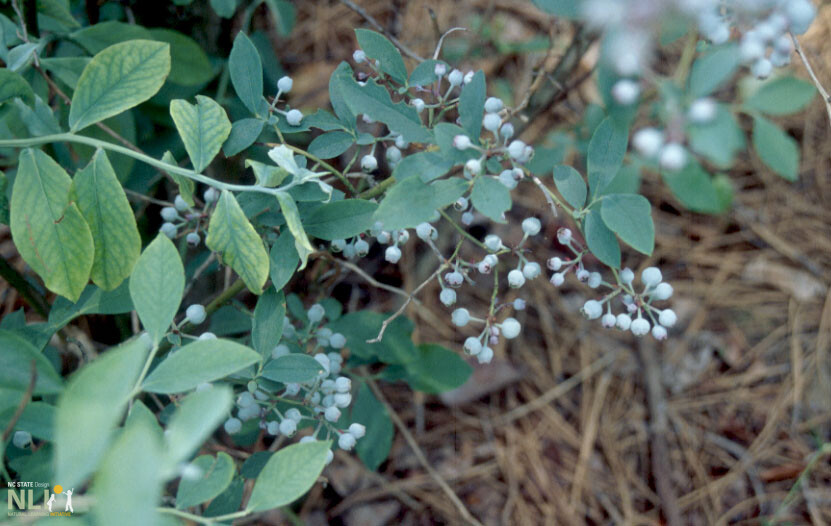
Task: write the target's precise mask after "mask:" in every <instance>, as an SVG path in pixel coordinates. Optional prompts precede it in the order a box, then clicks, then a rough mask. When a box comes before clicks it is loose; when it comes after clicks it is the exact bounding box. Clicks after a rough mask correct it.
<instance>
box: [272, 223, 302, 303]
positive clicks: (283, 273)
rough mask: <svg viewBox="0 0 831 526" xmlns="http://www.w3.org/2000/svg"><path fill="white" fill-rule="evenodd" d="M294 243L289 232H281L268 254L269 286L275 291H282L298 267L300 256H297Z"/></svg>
mask: <svg viewBox="0 0 831 526" xmlns="http://www.w3.org/2000/svg"><path fill="white" fill-rule="evenodd" d="M294 243H295V242H294V236H292V235H291V232H283V233H282V234H280V237H278V238H277V241H275V242H274V245H273V246H272V247H271V251H270V252H269V255H268V259H269V263H270V265H269V269H270V274H271V284H272V285H273V286H274V288H275V289H276V290H280V289H282V288H283V287H284V286H285V285H286V283H288V282H289V280H290V279H291V277H292V276H293V275H294V272H295V271H296V270H297V267H298V266H299V265H300V256H298V255H297V249H296V248H295V246H294Z"/></svg>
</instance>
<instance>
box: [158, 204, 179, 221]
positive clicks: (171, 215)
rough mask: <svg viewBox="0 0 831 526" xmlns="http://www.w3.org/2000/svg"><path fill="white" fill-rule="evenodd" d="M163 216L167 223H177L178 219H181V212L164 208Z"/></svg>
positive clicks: (169, 207) (172, 208) (171, 208)
mask: <svg viewBox="0 0 831 526" xmlns="http://www.w3.org/2000/svg"><path fill="white" fill-rule="evenodd" d="M161 216H162V219H164V220H165V221H168V222H170V221H176V219H178V217H179V211H178V210H176V208H174V207H172V206H166V207H164V208H162V213H161Z"/></svg>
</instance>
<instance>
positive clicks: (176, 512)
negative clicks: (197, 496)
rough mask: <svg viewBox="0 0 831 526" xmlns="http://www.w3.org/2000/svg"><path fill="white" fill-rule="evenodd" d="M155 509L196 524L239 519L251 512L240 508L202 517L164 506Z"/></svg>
mask: <svg viewBox="0 0 831 526" xmlns="http://www.w3.org/2000/svg"><path fill="white" fill-rule="evenodd" d="M156 511H158V512H159V513H167V514H170V515H175V516H177V517H181V518H183V519H187V520H189V521H193V522H196V523H198V524H217V523H220V522H225V521H230V520H234V519H241V518H243V517H247V516H248V515H250V514H251V511H249V510H242V511H235V512H234V513H226V514H225V515H217V516H216V517H202V516H200V515H196V514H193V513H188V512H186V511H182V510H177V509H176V508H167V507H164V506H162V507H159V508H156Z"/></svg>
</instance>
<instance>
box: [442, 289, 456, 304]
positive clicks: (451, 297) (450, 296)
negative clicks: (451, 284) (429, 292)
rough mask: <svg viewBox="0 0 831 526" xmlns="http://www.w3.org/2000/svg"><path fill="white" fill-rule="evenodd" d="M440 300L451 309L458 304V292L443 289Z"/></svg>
mask: <svg viewBox="0 0 831 526" xmlns="http://www.w3.org/2000/svg"><path fill="white" fill-rule="evenodd" d="M439 300H440V301H441V302H442V303H443V304H444V305H445V306H446V307H450V306H451V305H453V304H454V303H456V291H455V290H453V289H443V290H442V291H441V293H439Z"/></svg>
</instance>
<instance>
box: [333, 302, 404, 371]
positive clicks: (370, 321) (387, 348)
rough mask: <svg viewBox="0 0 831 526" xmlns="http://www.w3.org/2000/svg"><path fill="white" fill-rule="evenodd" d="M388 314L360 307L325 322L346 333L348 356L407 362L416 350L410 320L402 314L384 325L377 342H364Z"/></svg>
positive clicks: (377, 328)
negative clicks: (382, 332)
mask: <svg viewBox="0 0 831 526" xmlns="http://www.w3.org/2000/svg"><path fill="white" fill-rule="evenodd" d="M388 317H389V313H386V314H385V313H381V312H373V311H370V310H362V311H357V312H350V313H348V314H345V315H343V316H341V317H340V318H338V319H337V320H334V321H331V322H329V325H328V327H329V328H330V329H332V330H333V331H334V332H339V333H341V334H343V335H344V336H346V345H347V347H349V351H350V352H351V353H352V356H355V357H357V358H360V359H362V360H372V361H379V362H383V363H390V364H406V363H409V362H410V361H412V360H413V357H414V356H416V352H417V351H416V347H415V345H413V340H412V332H413V323H412V322H411V321H410V320H409V319H407V318H405V317H404V316H399V317H398V318H395V319H394V320H393V321H392V323H390V324H389V325H388V326H387V329H386V330H385V331H384V334H383V337H382V338H381V341H380V342H373V343H368V340H374V339H375V338H377V337H378V334H379V333H380V332H381V326H382V325H383V323H384V321H386V319H387V318H388Z"/></svg>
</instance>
